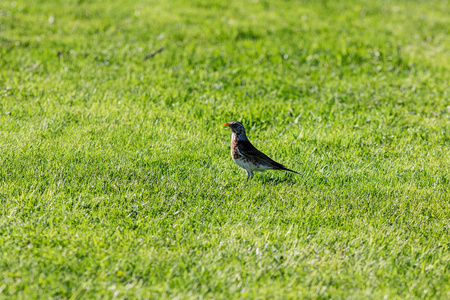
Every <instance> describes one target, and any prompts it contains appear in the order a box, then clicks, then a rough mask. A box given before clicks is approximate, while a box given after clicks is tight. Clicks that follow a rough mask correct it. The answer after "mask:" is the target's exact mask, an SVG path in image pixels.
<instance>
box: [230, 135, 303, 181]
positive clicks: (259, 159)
mask: <svg viewBox="0 0 450 300" xmlns="http://www.w3.org/2000/svg"><path fill="white" fill-rule="evenodd" d="M237 149H238V151H239V153H240V154H241V155H243V156H244V157H246V158H248V159H250V160H253V161H254V162H256V163H258V164H262V165H268V166H270V167H272V168H273V169H275V170H285V171H289V172H294V173H297V172H295V171H292V170H290V169H288V168H286V167H285V166H283V165H282V164H279V163H277V162H276V161H274V160H273V159H271V158H270V157H268V156H267V155H265V154H264V153H262V152H261V151H259V150H258V149H256V148H255V146H253V145H252V143H250V141H248V140H247V141H239V143H238V146H237ZM297 174H298V173H297Z"/></svg>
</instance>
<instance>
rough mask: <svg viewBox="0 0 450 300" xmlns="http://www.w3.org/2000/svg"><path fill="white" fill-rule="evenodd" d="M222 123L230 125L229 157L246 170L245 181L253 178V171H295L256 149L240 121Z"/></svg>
mask: <svg viewBox="0 0 450 300" xmlns="http://www.w3.org/2000/svg"><path fill="white" fill-rule="evenodd" d="M223 125H225V126H228V127H230V128H231V131H232V132H233V133H232V135H231V157H232V158H233V160H234V162H235V163H236V164H237V165H238V166H239V167H241V168H243V169H245V171H247V181H248V179H249V178H250V179H253V171H255V172H264V171H266V170H284V171H289V172H293V173H297V172H295V171H292V170H290V169H288V168H286V167H285V166H283V165H282V164H279V163H277V162H276V161H274V160H272V159H271V158H270V157H268V156H267V155H265V154H264V153H262V152H261V151H259V150H258V149H256V148H255V146H253V145H252V143H250V141H249V140H248V138H247V136H246V135H245V129H244V126H243V125H242V124H241V123H240V122H237V121H232V122H228V123H225V124H223ZM297 174H299V173H297Z"/></svg>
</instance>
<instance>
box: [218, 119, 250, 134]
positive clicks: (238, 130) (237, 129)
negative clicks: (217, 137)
mask: <svg viewBox="0 0 450 300" xmlns="http://www.w3.org/2000/svg"><path fill="white" fill-rule="evenodd" d="M223 125H225V126H228V127H230V128H231V131H232V132H233V133H235V134H237V135H242V134H244V135H245V129H244V125H242V124H241V123H240V122H238V121H231V122H228V123H225V124H223Z"/></svg>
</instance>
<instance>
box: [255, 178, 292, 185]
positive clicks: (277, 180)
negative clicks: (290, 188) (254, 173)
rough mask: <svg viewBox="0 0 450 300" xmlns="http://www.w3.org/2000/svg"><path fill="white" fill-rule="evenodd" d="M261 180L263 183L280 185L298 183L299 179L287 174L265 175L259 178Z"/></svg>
mask: <svg viewBox="0 0 450 300" xmlns="http://www.w3.org/2000/svg"><path fill="white" fill-rule="evenodd" d="M259 181H261V182H262V183H266V184H272V185H278V184H292V185H294V184H297V183H298V180H296V179H295V178H293V177H292V176H285V177H275V178H273V177H270V178H267V177H264V178H261V179H259Z"/></svg>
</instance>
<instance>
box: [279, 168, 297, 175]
mask: <svg viewBox="0 0 450 300" xmlns="http://www.w3.org/2000/svg"><path fill="white" fill-rule="evenodd" d="M282 170H284V171H289V172H292V173H295V174H298V175H300V173H299V172H296V171H293V170H291V169H288V168H284V169H282Z"/></svg>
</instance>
